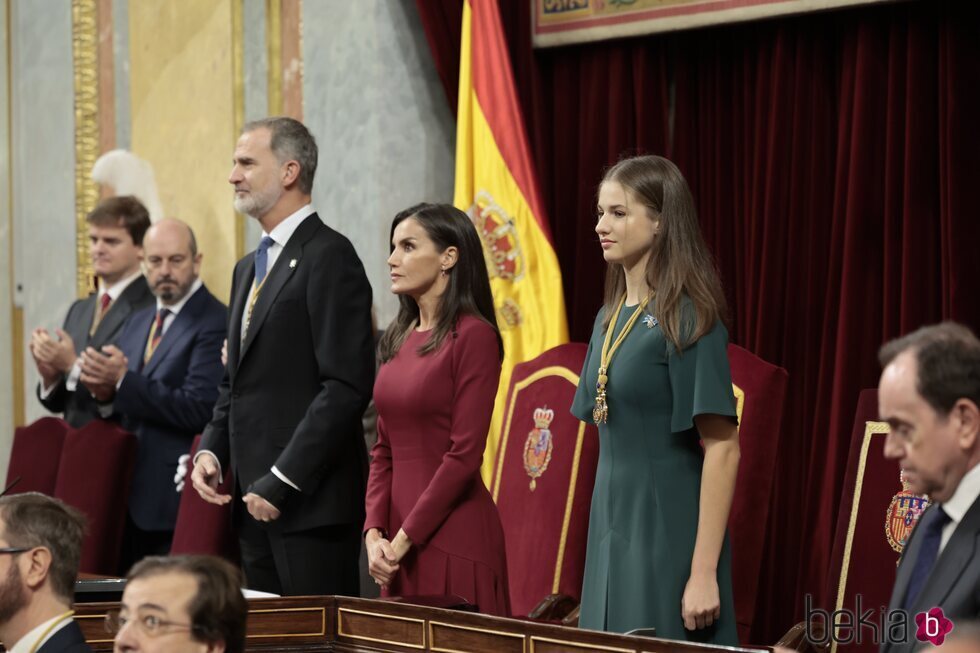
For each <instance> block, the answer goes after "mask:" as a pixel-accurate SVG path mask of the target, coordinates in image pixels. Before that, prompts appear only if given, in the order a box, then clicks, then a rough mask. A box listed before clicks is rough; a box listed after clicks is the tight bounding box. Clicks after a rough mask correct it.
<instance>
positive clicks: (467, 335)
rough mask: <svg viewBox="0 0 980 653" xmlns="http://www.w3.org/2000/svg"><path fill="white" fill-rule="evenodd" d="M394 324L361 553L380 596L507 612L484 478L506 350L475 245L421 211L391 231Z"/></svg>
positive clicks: (458, 227)
mask: <svg viewBox="0 0 980 653" xmlns="http://www.w3.org/2000/svg"><path fill="white" fill-rule="evenodd" d="M391 248H392V249H391V257H390V258H389V259H388V265H389V267H390V268H391V290H392V292H394V293H395V294H396V295H398V299H399V302H400V308H399V311H398V316H397V317H396V318H395V320H394V322H393V323H392V324H391V326H389V327H388V329H387V330H386V331H385V335H384V337H383V338H382V339H381V342H380V344H379V346H378V350H379V354H380V358H381V362H382V365H381V369H380V370H379V371H378V378H377V381H376V382H375V385H374V401H375V404H376V405H377V409H378V442H377V444H376V445H375V446H374V448H373V449H372V450H371V455H372V461H371V475H370V478H369V480H368V490H367V501H366V503H367V519H366V521H365V523H364V531H365V546H366V548H367V553H368V568H369V570H370V573H371V576H372V577H373V578H374V579H375V581H376V582H377V583H378V584H379V585H381V586H382V592H383V594H384V595H385V596H388V595H399V596H411V595H423V594H428V595H432V594H436V595H444V594H453V595H456V596H459V597H461V598H464V599H466V600H467V601H468V602H470V603H472V604H475V605H476V606H477V608H478V609H479V610H480V611H481V612H485V613H488V614H495V615H502V616H508V615H509V612H510V610H509V601H508V593H507V563H506V560H505V557H504V534H503V529H502V528H501V525H500V517H499V515H498V514H497V508H496V506H495V505H494V503H493V499H491V497H490V493H489V492H488V491H487V489H486V486H484V484H483V481H482V480H481V478H480V462H481V460H482V458H483V449H484V447H485V446H486V441H487V431H488V430H489V427H490V414H491V413H492V411H493V400H494V396H495V395H496V392H497V382H498V380H499V378H500V361H501V358H502V354H503V345H502V342H501V339H500V333H499V332H498V330H497V322H496V318H495V317H494V308H493V298H492V295H491V293H490V280H489V278H488V277H487V267H486V263H484V258H483V249H482V246H481V244H480V238H479V236H478V235H477V233H476V229H475V228H474V226H473V223H472V222H471V221H470V220H469V218H468V217H467V216H466V214H465V213H463V212H462V211H460V210H459V209H456V208H453V207H452V206H447V205H433V204H420V205H417V206H413V207H412V208H410V209H406V210H405V211H402V212H401V213H399V214H398V215H397V216H395V220H394V222H393V223H392V226H391Z"/></svg>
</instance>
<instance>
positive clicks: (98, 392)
mask: <svg viewBox="0 0 980 653" xmlns="http://www.w3.org/2000/svg"><path fill="white" fill-rule="evenodd" d="M143 254H144V259H145V261H146V275H147V281H148V282H149V284H150V289H151V290H152V291H153V294H154V295H156V298H157V301H156V306H152V307H148V308H145V309H143V310H141V311H137V312H136V313H133V315H132V317H131V318H130V319H129V321H128V322H127V324H126V326H125V327H124V328H123V332H122V334H121V335H120V336H119V340H118V347H117V346H113V345H107V346H105V347H103V348H102V349H101V350H99V349H96V348H94V347H88V348H87V349H86V350H85V351H84V352H83V353H82V376H81V381H82V383H84V384H85V385H86V386H87V387H89V388H90V389H91V391H92V393H93V394H94V395H95V397H96V399H97V400H98V401H99V402H100V410H101V411H102V415H103V417H110V416H115V417H117V418H119V419H120V420H121V422H122V425H123V426H124V427H125V428H126V429H127V430H129V431H131V432H133V433H135V434H136V437H137V438H138V441H139V446H138V448H137V453H136V468H135V471H134V474H133V485H132V489H131V490H130V495H129V511H128V517H127V520H126V534H125V537H124V540H123V555H122V570H123V571H125V570H126V569H129V567H130V566H131V565H132V564H133V563H135V562H138V561H139V560H141V559H142V558H143V557H144V556H148V555H166V554H167V553H168V552H169V551H170V544H171V542H172V540H173V531H174V524H175V523H176V521H177V508H178V506H179V503H180V495H179V494H178V493H177V492H176V491H175V490H174V482H173V478H174V473H175V471H176V468H177V459H178V458H179V457H180V456H181V455H183V454H186V453H189V451H190V448H191V443H192V441H193V440H194V436H195V435H197V434H198V433H200V432H201V431H203V430H204V427H205V426H207V424H208V421H210V419H211V411H212V410H213V409H214V402H215V401H216V400H217V399H218V384H220V383H221V377H222V375H223V374H224V366H223V365H222V364H221V341H222V340H223V339H224V337H225V330H226V325H227V320H228V313H227V310H226V309H225V305H224V304H222V303H221V302H220V301H218V300H217V299H215V298H214V296H213V295H212V294H211V293H210V292H208V289H207V288H206V287H205V286H204V284H203V283H202V282H201V280H200V278H199V276H200V272H201V259H202V257H203V255H202V254H201V253H200V252H198V251H197V241H196V239H195V238H194V232H193V231H191V228H190V227H188V226H187V225H186V224H184V223H183V222H181V221H179V220H174V219H165V220H161V221H160V222H157V223H156V224H155V225H153V226H152V227H150V230H149V231H147V232H146V237H145V238H144V240H143Z"/></svg>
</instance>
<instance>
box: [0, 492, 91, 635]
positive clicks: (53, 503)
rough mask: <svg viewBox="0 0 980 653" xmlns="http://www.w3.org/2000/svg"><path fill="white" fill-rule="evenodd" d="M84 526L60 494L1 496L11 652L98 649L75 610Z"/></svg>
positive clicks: (5, 621) (1, 615)
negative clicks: (57, 496) (75, 617)
mask: <svg viewBox="0 0 980 653" xmlns="http://www.w3.org/2000/svg"><path fill="white" fill-rule="evenodd" d="M84 529H85V518H84V517H83V516H82V515H81V513H79V512H78V511H77V510H75V509H74V508H71V507H69V506H67V505H65V504H64V503H62V502H61V501H59V500H57V499H52V498H51V497H47V496H45V495H43V494H39V493H36V492H26V493H24V494H14V495H11V496H4V497H0V642H3V645H4V646H5V647H6V648H7V650H8V651H9V652H10V653H86V652H88V651H91V650H92V649H91V648H89V646H88V644H86V643H85V638H84V637H83V636H82V631H81V630H80V629H79V627H78V624H76V623H75V621H74V620H73V619H72V614H73V611H72V609H71V604H72V600H73V597H74V593H75V578H76V576H77V575H78V564H79V560H80V558H81V553H82V534H83V531H84Z"/></svg>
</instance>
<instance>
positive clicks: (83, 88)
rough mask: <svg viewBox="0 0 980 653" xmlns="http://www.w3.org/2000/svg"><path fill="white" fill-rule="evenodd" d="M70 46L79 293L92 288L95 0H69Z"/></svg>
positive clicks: (96, 196)
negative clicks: (89, 221)
mask: <svg viewBox="0 0 980 653" xmlns="http://www.w3.org/2000/svg"><path fill="white" fill-rule="evenodd" d="M71 18H72V21H71V24H72V27H71V49H72V60H73V65H74V71H75V75H74V78H75V80H74V81H75V234H76V235H75V253H76V260H77V268H76V269H77V274H76V288H77V292H78V296H79V297H85V296H87V295H88V294H89V293H91V292H92V290H94V273H93V270H92V261H91V260H90V258H89V254H88V228H87V226H86V224H85V216H87V215H88V213H89V211H91V210H92V209H93V208H95V205H96V204H97V203H98V201H99V188H98V185H97V184H96V183H95V182H94V181H92V178H91V176H90V174H89V173H90V172H91V170H92V166H93V165H95V160H96V159H97V158H98V156H99V41H98V9H97V2H96V0H72V3H71Z"/></svg>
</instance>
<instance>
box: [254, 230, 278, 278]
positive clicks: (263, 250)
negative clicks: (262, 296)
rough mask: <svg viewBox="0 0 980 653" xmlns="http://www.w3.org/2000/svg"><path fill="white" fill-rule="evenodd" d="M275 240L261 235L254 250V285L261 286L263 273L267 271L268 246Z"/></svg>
mask: <svg viewBox="0 0 980 653" xmlns="http://www.w3.org/2000/svg"><path fill="white" fill-rule="evenodd" d="M275 242H276V241H274V240H272V239H271V238H269V237H268V236H263V237H262V240H261V241H260V242H259V246H258V248H257V249H256V250H255V285H256V286H261V285H262V282H263V281H264V280H265V275H266V273H267V272H268V271H269V248H270V247H272V245H273V244H274V243H275Z"/></svg>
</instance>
